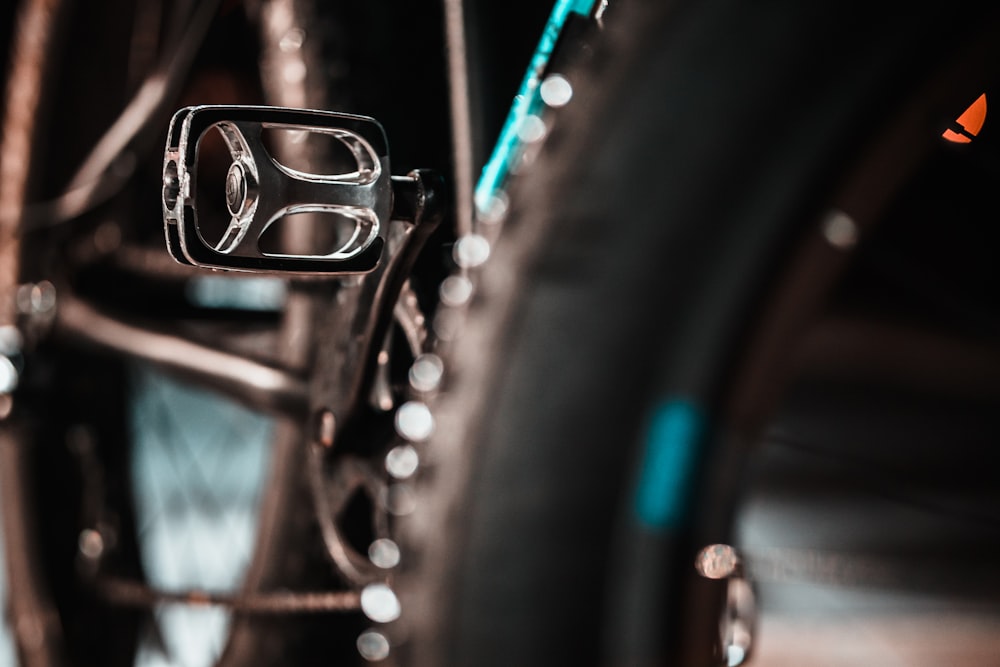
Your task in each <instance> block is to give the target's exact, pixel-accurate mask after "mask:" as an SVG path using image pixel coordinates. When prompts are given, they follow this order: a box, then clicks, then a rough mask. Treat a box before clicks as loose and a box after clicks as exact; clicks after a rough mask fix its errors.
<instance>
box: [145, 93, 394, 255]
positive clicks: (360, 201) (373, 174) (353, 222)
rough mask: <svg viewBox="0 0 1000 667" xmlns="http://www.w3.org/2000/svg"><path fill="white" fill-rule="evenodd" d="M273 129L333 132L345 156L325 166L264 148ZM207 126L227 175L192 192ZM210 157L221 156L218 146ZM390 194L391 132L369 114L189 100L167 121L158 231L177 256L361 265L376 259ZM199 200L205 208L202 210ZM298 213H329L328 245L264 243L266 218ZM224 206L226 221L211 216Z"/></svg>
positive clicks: (221, 211) (328, 134) (219, 215)
mask: <svg viewBox="0 0 1000 667" xmlns="http://www.w3.org/2000/svg"><path fill="white" fill-rule="evenodd" d="M272 130H275V131H284V132H287V133H291V135H290V136H295V137H297V138H302V137H306V136H308V135H310V134H312V135H325V137H324V138H326V139H327V140H328V139H330V138H332V139H333V140H336V141H337V142H339V143H340V144H342V145H343V146H344V147H345V148H346V149H347V150H346V151H340V153H343V154H344V155H347V156H348V159H347V162H348V163H351V164H348V165H347V167H346V168H344V169H335V170H333V171H335V172H336V173H322V174H318V173H311V172H310V171H306V170H304V169H301V168H299V169H296V168H292V167H291V166H288V165H286V164H284V163H283V162H282V161H281V160H280V158H279V157H278V156H275V155H273V154H272V152H275V151H274V150H273V148H272V149H269V147H268V145H267V142H266V141H265V135H267V133H268V132H270V131H272ZM212 131H218V133H219V134H221V136H222V142H223V143H224V145H225V149H226V150H227V151H228V156H227V159H228V163H229V167H228V171H227V172H225V178H224V185H223V184H221V183H218V184H217V187H216V188H212V189H211V190H212V191H210V192H201V193H199V192H197V190H198V188H199V186H201V187H203V188H205V187H206V186H205V184H204V182H203V179H199V174H198V172H199V163H200V151H199V148H200V145H201V142H202V140H203V139H204V138H205V136H206V135H208V134H209V133H210V132H212ZM216 145H218V142H217V144H216ZM216 153H221V151H216ZM214 161H215V162H216V163H218V162H219V156H218V155H216V156H215V158H214ZM324 171H325V170H324ZM220 180H221V179H220ZM392 199H393V193H392V177H391V173H390V171H389V149H388V141H387V140H386V137H385V132H384V130H383V129H382V126H381V125H379V123H378V122H377V121H375V120H374V119H372V118H367V117H365V116H355V115H350V114H342V113H335V112H328V111H309V110H300V109H282V108H275V107H253V106H194V107H186V108H184V109H181V110H180V111H178V112H177V113H176V114H174V117H173V119H172V120H171V122H170V129H169V132H168V135H167V145H166V150H165V152H164V156H163V197H162V206H163V222H164V234H165V236H166V241H167V248H168V249H169V251H170V254H171V255H172V256H173V257H174V259H176V260H177V261H178V262H181V263H182V264H189V265H193V266H199V267H205V268H211V269H224V270H232V271H251V272H267V273H274V272H291V273H306V274H341V273H343V274H355V273H367V272H369V271H372V270H373V269H375V267H376V266H378V264H379V260H380V258H381V255H382V250H383V247H384V245H385V235H386V229H387V227H388V222H389V217H390V215H391V213H392V203H393V202H392ZM206 202H208V204H206ZM209 204H211V205H209ZM223 204H224V207H223ZM203 207H204V208H206V209H209V210H207V211H200V210H199V208H203ZM299 214H311V215H314V216H316V218H317V219H319V220H330V221H331V224H333V225H335V226H336V228H337V231H336V233H335V234H332V237H333V241H334V243H333V247H330V246H329V245H327V246H326V247H323V248H322V249H312V250H309V251H307V252H305V253H301V254H299V253H297V252H289V251H288V250H286V249H284V248H280V247H279V248H277V249H275V248H273V247H262V244H261V238H262V236H263V235H264V234H265V232H267V230H268V229H269V228H270V227H272V225H274V224H275V223H276V222H278V221H279V220H282V219H283V218H286V217H289V216H296V215H299ZM210 215H214V216H215V217H216V218H218V219H217V220H215V223H216V224H215V226H216V227H218V229H217V230H216V233H215V234H214V235H213V234H210V233H208V226H207V225H206V218H207V217H209V216H210ZM225 216H228V218H229V222H228V224H222V225H220V224H218V223H220V222H221V223H224V222H225V220H224V218H225ZM223 228H224V231H223ZM216 237H217V238H216Z"/></svg>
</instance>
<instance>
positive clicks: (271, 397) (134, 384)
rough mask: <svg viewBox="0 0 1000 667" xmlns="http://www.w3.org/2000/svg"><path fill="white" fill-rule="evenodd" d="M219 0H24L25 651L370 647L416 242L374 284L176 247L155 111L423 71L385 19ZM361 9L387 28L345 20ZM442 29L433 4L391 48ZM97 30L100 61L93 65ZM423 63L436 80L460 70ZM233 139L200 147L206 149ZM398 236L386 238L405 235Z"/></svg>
mask: <svg viewBox="0 0 1000 667" xmlns="http://www.w3.org/2000/svg"><path fill="white" fill-rule="evenodd" d="M220 4H222V3H212V2H208V3H177V4H176V5H168V4H163V3H133V2H126V1H122V2H115V3H109V4H107V5H104V6H102V7H98V8H91V7H84V6H82V5H81V4H80V3H59V2H48V1H45V0H41V1H33V0H29V1H27V2H25V3H23V7H22V8H21V11H22V17H23V18H22V19H20V21H21V24H23V25H21V26H20V28H19V29H18V30H16V31H15V37H16V39H15V41H16V42H17V43H18V44H19V46H17V47H16V49H17V51H16V53H15V58H14V61H15V63H16V65H15V69H18V68H21V69H25V68H26V69H28V70H32V68H35V69H34V70H33V73H32V76H30V77H28V78H27V79H24V80H20V79H18V82H17V83H16V84H12V85H11V89H12V90H14V89H15V88H17V90H16V91H15V92H16V93H17V94H20V95H22V96H23V94H24V90H25V89H27V90H28V91H29V92H31V91H33V90H34V91H35V92H39V91H40V93H39V97H37V98H34V99H29V100H28V104H27V105H26V106H25V107H23V108H22V107H20V106H18V105H19V104H20V103H23V102H24V100H23V99H21V98H18V96H17V94H13V93H11V94H9V96H8V99H7V103H8V104H7V106H8V109H7V114H6V115H7V117H8V119H10V118H14V119H15V120H16V121H17V122H19V123H21V124H22V125H20V126H15V127H14V130H16V132H11V123H12V122H13V121H10V120H8V125H7V126H5V134H6V135H7V136H8V137H10V136H14V138H15V140H16V141H17V142H20V143H19V144H18V145H17V146H14V147H12V146H10V145H8V144H5V150H4V163H5V164H6V165H8V166H10V165H19V167H20V168H23V173H21V174H19V176H23V179H24V180H23V181H22V182H19V183H15V187H20V186H23V191H21V192H17V193H15V196H14V198H13V199H12V198H11V193H10V191H9V190H8V191H7V192H5V193H4V197H3V201H4V203H5V213H4V216H5V217H4V222H3V226H2V227H0V231H3V233H4V234H3V237H2V238H0V249H2V251H3V252H5V253H7V255H6V256H5V260H6V259H9V258H10V257H11V256H13V258H14V260H16V261H13V262H6V261H5V263H4V268H3V270H4V272H5V273H4V277H3V280H2V281H0V282H2V285H3V287H2V288H0V294H2V295H3V298H2V299H0V301H2V306H3V308H4V311H3V313H4V314H3V316H2V318H0V323H2V324H3V325H5V326H4V328H3V332H4V334H5V335H6V334H11V336H14V337H17V338H21V339H22V341H21V342H23V343H24V345H23V348H22V346H20V345H10V346H8V343H10V342H11V340H13V339H12V338H11V339H8V338H6V337H5V338H4V347H3V350H2V354H3V359H4V362H5V363H6V364H9V366H8V365H5V366H4V370H5V371H7V370H11V369H13V370H15V371H17V372H16V373H14V375H15V376H16V375H19V376H20V378H19V385H18V386H17V388H16V391H15V392H14V393H13V394H11V393H10V390H11V389H12V388H13V387H12V385H11V383H10V382H8V381H7V380H5V383H4V386H3V388H2V391H0V395H2V396H0V398H2V401H3V404H2V408H3V410H2V412H3V418H4V419H3V423H2V424H0V434H2V436H3V441H2V445H3V447H2V451H3V456H4V457H5V458H4V460H3V465H2V467H0V469H2V473H3V480H2V484H0V487H2V489H3V493H4V502H3V512H4V523H5V537H6V538H7V539H5V555H6V565H7V568H6V569H7V572H8V575H9V576H8V577H7V581H8V586H9V588H8V594H7V598H8V601H9V607H10V609H11V613H10V615H9V617H10V629H11V634H13V635H14V640H15V643H16V645H17V652H18V657H19V660H20V662H21V663H22V664H25V665H36V664H38V665H47V664H106V665H113V664H143V665H155V664H185V665H196V664H214V663H215V662H216V661H217V660H218V661H219V662H221V663H222V664H235V665H238V664H255V665H263V664H285V662H286V661H288V660H295V661H297V662H298V663H299V664H309V663H310V661H316V662H318V661H323V662H324V663H326V662H329V661H330V660H331V659H334V657H339V658H342V659H344V660H345V661H348V662H351V661H356V660H358V659H359V658H358V655H357V649H356V647H355V640H356V637H357V634H358V632H359V631H360V627H361V625H360V624H361V623H362V622H363V616H362V614H361V613H360V608H359V601H358V594H359V591H360V589H361V588H362V587H363V586H364V585H365V584H367V583H370V582H371V581H377V580H381V579H384V578H385V577H387V576H389V575H388V574H387V573H388V571H389V570H388V569H386V568H379V567H378V566H376V565H375V564H373V563H371V562H370V561H369V559H368V557H367V555H366V554H367V550H368V547H369V543H370V542H371V541H373V540H374V539H375V538H377V537H384V536H385V535H384V533H385V532H386V531H387V529H388V528H387V524H388V522H389V519H388V517H387V511H386V509H385V507H384V506H383V504H382V503H381V500H382V499H381V498H380V495H379V494H380V490H381V489H382V488H383V487H384V478H385V476H386V473H385V471H384V466H383V465H382V458H383V457H384V455H385V453H386V451H388V450H389V449H391V447H392V446H393V444H394V438H395V436H394V435H393V434H392V427H391V420H392V414H391V406H392V405H393V403H394V402H396V401H398V399H399V388H398V384H399V379H398V377H397V375H398V374H399V373H398V365H399V364H400V363H402V364H403V366H404V367H405V365H406V364H407V363H408V361H407V360H408V359H412V357H413V356H414V355H415V354H416V353H417V352H418V351H419V347H420V345H421V344H423V336H424V333H425V332H423V330H422V328H421V325H420V324H419V319H420V318H421V317H422V314H421V312H420V308H419V307H418V305H417V303H416V302H417V301H418V299H421V298H423V296H424V295H423V293H422V292H420V290H421V287H422V286H421V276H420V275H417V273H419V272H416V273H414V274H412V275H411V272H410V269H411V265H412V262H413V261H414V260H415V258H414V257H413V256H411V255H412V252H411V253H409V254H407V255H406V257H405V261H402V262H401V261H399V260H398V258H399V257H400V256H401V255H395V256H394V259H395V261H390V259H389V258H388V255H387V256H386V258H385V261H384V262H383V265H382V266H381V267H380V270H379V271H377V272H374V273H372V274H369V275H366V276H364V277H360V278H356V277H352V278H348V279H346V280H342V279H340V278H336V277H334V278H332V279H330V278H328V279H323V278H318V279H317V278H313V279H312V280H308V281H297V280H285V279H283V278H272V279H270V280H264V281H263V282H262V281H260V280H254V279H253V278H249V279H248V278H243V279H233V278H230V279H226V278H225V277H223V276H218V275H214V276H205V275H204V274H203V273H202V274H199V273H198V272H197V271H195V270H193V269H191V268H189V267H183V266H176V265H174V264H173V263H172V262H171V260H170V259H169V257H168V255H167V254H166V253H165V252H164V251H163V247H162V244H163V239H162V236H161V233H162V231H161V228H160V226H159V225H158V224H150V223H153V222H154V221H156V220H157V218H158V217H159V216H160V204H159V201H160V199H161V190H162V189H163V187H164V185H163V180H162V162H163V157H162V154H161V153H160V152H159V151H160V149H162V142H163V139H164V135H163V130H164V128H165V126H166V122H167V121H168V120H169V115H170V113H171V112H172V111H173V110H174V109H175V108H177V107H179V106H181V105H182V104H183V103H184V102H190V103H192V104H195V103H212V102H216V103H229V104H234V103H242V104H247V103H253V104H261V103H263V102H265V101H269V102H271V103H272V104H285V105H295V106H311V107H318V108H325V107H336V108H344V107H345V106H348V105H349V104H350V102H349V100H348V98H349V97H354V98H363V97H365V96H369V97H370V98H371V99H374V100H377V101H378V103H379V104H387V102H386V101H385V100H384V99H383V98H382V97H381V96H380V94H376V93H381V90H380V89H377V88H376V87H375V86H371V85H369V84H368V83H367V82H366V80H364V78H363V77H367V76H370V71H369V70H365V72H364V73H363V74H362V75H361V76H360V77H359V79H357V80H355V79H352V78H351V77H349V76H348V75H347V72H348V67H347V63H350V62H351V61H352V60H353V59H358V60H359V61H361V60H363V61H364V67H365V68H372V69H375V70H377V71H379V70H380V71H379V73H380V74H382V75H384V76H383V78H382V79H380V82H385V81H393V82H395V81H398V80H399V79H402V78H404V77H403V76H402V73H397V74H393V71H395V70H393V71H390V68H389V67H388V61H389V60H391V59H392V58H394V57H395V54H394V51H393V48H389V47H387V46H386V44H385V40H386V39H387V38H386V35H385V30H380V29H385V28H386V27H387V24H385V23H383V22H382V19H381V17H374V16H370V15H362V16H359V15H358V14H364V12H358V13H357V14H356V13H354V12H355V11H356V10H355V9H352V8H347V7H343V6H333V5H329V6H325V7H323V8H321V9H318V8H315V7H313V6H312V5H311V3H292V2H288V3H284V2H265V3H247V6H246V7H243V6H238V5H237V6H234V5H231V4H225V5H223V6H221V7H220ZM313 12H314V13H313ZM401 17H405V14H402V13H401V14H399V15H398V16H397V20H399V19H400V18H401ZM376 19H377V20H376ZM352 21H353V25H355V27H357V28H359V29H361V28H364V29H365V30H366V31H367V32H366V34H368V35H369V36H370V37H371V38H372V40H373V41H372V42H362V40H356V41H355V40H353V39H350V38H348V37H346V36H344V35H343V34H340V32H338V31H343V30H344V26H345V25H347V24H349V23H350V22H352ZM365 21H368V23H365ZM418 25H419V26H427V27H428V31H426V32H421V31H419V30H416V29H414V28H415V26H418ZM436 26H437V21H436V20H435V14H434V12H433V11H432V12H426V13H425V14H422V15H421V16H419V17H418V18H417V19H414V20H413V21H412V24H411V25H409V26H408V31H407V32H406V34H405V36H404V37H402V38H400V39H397V40H395V41H394V42H393V44H394V47H396V46H398V47H399V48H403V49H411V48H416V47H415V46H414V45H415V43H417V42H418V41H419V39H431V38H432V36H433V35H434V32H433V30H432V29H431V28H433V27H436ZM369 28H370V29H371V30H370V31H368V29H369ZM206 35H207V38H206ZM331 35H333V36H334V37H336V38H332V37H331ZM379 40H381V41H379ZM84 48H86V49H87V50H88V51H89V52H91V53H92V56H91V59H90V60H88V62H86V63H83V62H78V61H77V60H75V59H74V56H75V54H76V53H77V52H78V51H79V50H80V49H84ZM192 62H193V63H194V68H193V70H192V71H191V72H190V73H188V72H186V70H187V68H188V67H189V66H191V64H192ZM427 62H428V64H429V65H431V66H432V65H433V64H434V63H435V61H434V59H433V58H432V57H429V58H427ZM261 68H263V69H264V70H267V71H265V72H264V73H263V74H262V73H261V72H260V71H259V70H260V69H261ZM29 73H31V72H29ZM17 76H18V74H17V72H15V74H12V75H11V80H14V79H16V78H17ZM262 79H263V81H262ZM405 79H406V82H407V84H411V85H412V84H414V83H417V82H421V81H423V82H424V83H425V84H426V85H427V87H428V88H430V89H432V90H433V89H434V87H435V86H443V67H440V68H437V69H434V68H433V67H429V69H428V72H427V75H426V77H413V76H411V75H410V74H409V73H407V75H406V77H405ZM25 82H27V83H25ZM54 82H60V83H61V84H62V85H59V86H56V85H55V83H54ZM43 84H44V85H43ZM348 93H350V95H349V94H348ZM374 106H377V105H374ZM122 109H126V111H125V112H124V113H122ZM25 110H27V112H28V114H29V115H31V116H34V120H35V122H33V123H29V124H28V125H27V126H25V125H24V124H23V123H24V111H25ZM372 111H374V112H376V113H377V112H378V111H379V109H378V108H374V109H372ZM440 111H441V110H440V109H437V108H436V107H434V106H433V105H432V104H428V106H427V113H428V114H435V115H436V118H437V119H438V123H437V124H434V123H431V124H428V125H425V126H423V127H422V130H423V134H421V135H419V136H418V137H417V138H416V140H415V141H414V142H413V144H412V145H414V146H417V147H420V146H422V145H423V144H422V143H421V142H429V141H435V142H436V143H437V144H438V145H439V146H440V148H438V149H437V150H436V151H430V152H429V153H430V155H426V154H425V155H424V156H426V157H428V162H427V163H425V165H426V166H431V167H440V166H444V164H446V158H445V157H444V153H445V148H444V142H443V141H441V138H440V137H437V136H436V135H435V131H440V132H441V133H442V135H443V127H444V123H443V121H441V120H440V119H442V118H444V115H443V113H439V112H440ZM401 117H403V114H400V113H396V114H394V115H393V114H390V115H389V118H390V120H393V119H395V120H398V119H399V118H401ZM406 120H407V121H409V122H416V121H418V120H420V118H419V116H417V115H415V114H411V115H410V116H408V117H406ZM109 128H110V129H109ZM109 137H110V138H109ZM292 138H293V137H290V136H282V137H277V138H275V141H274V144H272V145H271V146H269V149H273V150H274V151H275V153H279V154H281V157H282V159H286V158H287V159H289V160H294V162H293V163H294V164H296V165H303V164H304V165H305V166H300V168H301V169H307V168H309V164H308V162H309V160H315V161H321V160H324V159H327V158H329V156H325V155H323V154H322V153H323V148H322V147H321V148H320V149H319V150H318V151H317V152H316V153H308V150H309V149H308V147H306V148H301V149H298V148H296V145H292V146H291V148H289V146H288V145H282V142H283V141H284V142H287V143H292V144H294V143H295V142H292V141H291V139H292ZM218 146H219V144H218V143H217V144H215V145H214V147H213V145H210V144H209V143H208V142H207V141H206V143H205V144H204V145H203V146H202V157H205V158H206V160H208V161H210V160H211V159H212V158H213V157H215V158H218V157H219V153H217V152H216V153H214V154H213V151H214V150H215V149H217V148H218ZM412 150H414V151H416V150H418V149H417V148H414V149H412ZM400 154H401V158H402V159H401V163H402V164H404V165H405V164H407V163H411V162H412V161H413V160H414V158H413V156H411V155H410V154H409V151H407V150H404V151H400ZM329 159H332V160H336V159H339V158H338V156H334V157H333V158H329ZM81 164H83V166H82V167H79V165H81ZM335 166H338V167H339V166H340V165H339V164H338V165H335ZM78 167H79V168H78ZM74 169H76V171H75V172H74V171H73V170H74ZM206 171H207V169H206ZM9 182H11V181H10V180H8V183H9ZM67 183H70V185H69V186H67V185H66V184H67ZM222 193H223V194H224V189H223V190H222ZM15 200H16V201H15ZM220 201H222V200H221V199H220ZM38 202H42V204H38ZM12 210H13V212H12ZM384 222H385V223H386V224H389V222H390V221H388V220H386V221H384ZM396 222H399V221H395V220H394V221H393V223H396ZM404 227H405V225H404ZM396 231H397V232H399V231H400V230H398V229H397V230H396ZM403 231H407V230H405V229H404V230H403ZM282 234H285V236H286V238H284V239H280V238H279V239H278V240H277V241H276V242H277V243H279V244H280V243H286V244H291V243H302V242H303V241H305V242H308V241H310V240H315V237H316V236H318V235H319V234H318V232H317V231H316V230H315V229H305V230H303V229H301V228H294V229H290V230H288V231H287V232H282ZM445 235H446V233H445ZM416 236H420V234H414V235H412V237H416ZM292 237H293V238H292ZM310 237H312V238H310ZM289 238H291V240H289ZM405 238H410V237H407V235H406V234H402V233H401V234H399V238H395V239H394V242H396V243H398V244H399V246H400V248H403V247H406V248H409V246H407V245H406V244H405V243H403V241H404V240H405ZM416 247H418V245H413V248H414V250H413V252H415V248H416ZM397 250H399V248H397ZM435 259H436V258H435ZM427 270H430V271H434V270H440V269H438V267H437V265H436V263H435V262H434V261H433V259H432V260H431V261H428V262H427ZM406 278H409V279H410V282H409V284H408V285H406V286H404V279H406ZM400 293H402V295H403V298H401V300H400V305H399V306H398V307H397V308H396V312H397V316H396V320H397V322H398V326H397V327H395V328H394V327H393V325H392V313H393V303H394V301H395V298H396V295H398V294H400ZM8 305H9V306H10V308H9V309H8V308H7V306H8ZM352 318H353V319H352ZM359 322H360V325H359ZM15 332H21V334H22V335H17V334H16V333H15ZM383 341H385V342H384V343H383ZM22 352H23V354H22ZM380 353H381V354H380ZM383 356H384V357H385V360H384V361H383V360H382V357H383ZM178 378H179V380H178ZM220 395H221V398H220ZM11 396H13V398H11ZM237 403H242V404H244V407H240V406H239V405H237ZM247 408H249V410H248V409H247ZM334 411H335V412H336V417H337V422H336V423H335V424H334V423H332V422H329V420H327V421H324V416H325V415H326V413H327V412H329V413H330V415H331V416H332V414H333V412H334ZM8 413H9V414H8ZM268 415H269V416H270V417H273V419H272V418H267V416H268ZM324 429H325V430H324ZM334 433H336V436H337V437H336V443H337V447H336V448H332V447H331V442H329V441H328V440H332V439H333V436H334ZM324 443H325V444H324ZM182 617H184V618H182Z"/></svg>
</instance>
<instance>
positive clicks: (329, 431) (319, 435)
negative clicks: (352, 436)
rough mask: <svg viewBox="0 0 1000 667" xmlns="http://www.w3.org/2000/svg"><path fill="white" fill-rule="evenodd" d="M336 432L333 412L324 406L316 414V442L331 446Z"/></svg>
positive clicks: (335, 420) (327, 446)
mask: <svg viewBox="0 0 1000 667" xmlns="http://www.w3.org/2000/svg"><path fill="white" fill-rule="evenodd" d="M336 432H337V419H336V417H334V415H333V412H332V411H331V410H330V409H328V408H324V409H323V410H320V411H319V413H318V414H317V416H316V442H318V443H319V444H321V445H323V446H324V447H326V448H330V447H333V440H334V436H335V435H336Z"/></svg>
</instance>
